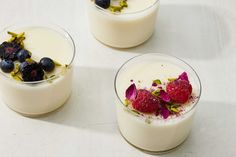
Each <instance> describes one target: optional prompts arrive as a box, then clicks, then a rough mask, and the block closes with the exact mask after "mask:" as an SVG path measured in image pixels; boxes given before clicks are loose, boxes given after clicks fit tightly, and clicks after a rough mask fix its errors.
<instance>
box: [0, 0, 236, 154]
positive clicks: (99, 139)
mask: <svg viewBox="0 0 236 157" xmlns="http://www.w3.org/2000/svg"><path fill="white" fill-rule="evenodd" d="M161 4H162V5H161V8H160V14H159V20H158V25H157V30H156V32H155V34H154V35H153V37H152V38H151V39H150V40H149V41H148V42H147V43H145V44H143V45H141V46H139V47H136V48H133V49H127V50H116V49H112V48H109V47H106V46H104V45H102V44H100V43H99V42H98V41H96V40H95V39H94V38H93V37H92V36H91V34H90V32H89V30H88V23H87V15H86V12H85V11H86V10H85V9H86V7H85V0H84V1H82V0H70V1H68V0H60V1H58V0H50V1H48V0H40V1H39V0H20V1H19V0H12V1H6V0H5V1H3V0H1V9H0V27H1V28H3V27H4V26H6V25H9V24H12V23H15V22H17V21H20V20H32V19H37V20H46V21H50V22H53V23H57V24H59V25H61V26H62V27H64V28H66V29H67V30H68V31H69V32H70V33H71V34H72V36H73V37H74V40H75V43H76V46H77V52H78V53H77V58H76V60H77V61H76V70H75V71H76V75H75V85H74V91H73V94H72V96H71V99H70V100H69V101H68V102H67V104H66V105H65V106H64V107H63V108H61V109H60V110H59V111H57V112H55V113H52V114H50V115H48V116H46V117H41V118H36V119H30V118H25V117H22V116H20V115H18V114H17V113H15V112H13V111H11V110H10V109H8V108H7V107H6V106H5V105H4V104H1V105H0V126H1V129H0V156H1V157H8V156H10V157H11V156H13V157H15V156H17V157H31V156H34V157H42V156H49V157H54V156H55V157H64V156H70V157H78V156H82V157H84V156H89V157H97V156H102V157H106V156H107V157H110V156H113V157H126V156H127V157H137V156H142V157H145V156H151V155H148V154H145V153H143V152H140V151H139V150H136V149H135V148H133V147H131V146H130V145H129V144H127V143H126V142H125V141H124V139H123V138H122V137H121V136H120V134H119V132H118V130H117V124H116V116H115V104H114V99H113V98H114V91H113V79H114V75H115V72H116V70H117V68H118V67H119V66H120V65H121V64H122V63H123V62H124V61H125V60H127V59H129V58H130V57H132V56H135V55H137V54H140V53H146V52H163V53H168V54H174V55H176V56H179V57H181V58H183V59H184V60H186V61H188V62H189V63H190V64H191V65H192V66H193V67H194V68H195V69H196V71H197V72H198V73H199V75H200V77H201V80H202V85H203V94H202V99H201V101H200V103H199V106H198V111H197V114H196V117H195V121H194V127H193V131H192V133H191V135H190V137H189V138H188V140H187V141H186V142H185V143H184V144H183V145H182V146H181V147H180V148H179V149H178V150H176V151H174V152H172V153H169V154H166V155H163V156H164V157H174V156H175V157H176V156H180V157H205V156H206V157H211V156H214V157H222V156H230V157H232V156H236V150H235V141H236V136H235V132H236V126H235V123H236V114H235V110H236V104H235V103H236V99H235V96H236V92H235V88H236V84H235V80H236V73H235V69H236V53H235V51H236V44H235V43H236V29H235V28H236V27H235V26H236V1H234V0H162V3H161Z"/></svg>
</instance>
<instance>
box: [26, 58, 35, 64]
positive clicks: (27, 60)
mask: <svg viewBox="0 0 236 157" xmlns="http://www.w3.org/2000/svg"><path fill="white" fill-rule="evenodd" d="M25 61H26V62H29V63H34V62H35V61H34V60H33V59H31V58H26V59H25Z"/></svg>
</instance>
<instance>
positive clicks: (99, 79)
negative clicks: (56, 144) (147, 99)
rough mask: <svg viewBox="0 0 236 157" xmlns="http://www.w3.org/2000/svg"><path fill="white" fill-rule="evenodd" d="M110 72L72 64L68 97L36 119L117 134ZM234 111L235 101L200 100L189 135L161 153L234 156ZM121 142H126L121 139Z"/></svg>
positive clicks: (185, 156)
mask: <svg viewBox="0 0 236 157" xmlns="http://www.w3.org/2000/svg"><path fill="white" fill-rule="evenodd" d="M114 75H115V71H114V70H112V69H100V68H92V67H76V68H75V77H74V78H75V81H74V82H75V83H74V90H73V94H72V96H71V98H70V99H69V100H68V102H67V103H66V104H65V105H64V106H63V107H62V108H60V109H59V110H58V111H56V112H53V113H51V114H49V115H48V116H45V117H41V118H38V120H43V121H47V122H50V123H57V124H60V125H65V126H70V127H74V128H78V129H85V130H91V131H94V132H102V133H110V134H118V129H117V124H116V113H115V105H114V91H113V80H114ZM234 111H236V105H235V104H227V102H222V103H221V102H207V101H200V103H199V104H198V108H197V113H196V117H195V121H194V125H193V129H192V133H191V134H190V136H189V138H188V139H187V140H186V141H185V142H184V144H183V145H181V146H180V147H179V148H178V149H176V150H175V151H173V152H170V153H168V154H164V155H163V156H164V157H176V156H181V157H182V156H183V157H188V156H213V155H214V154H218V155H219V156H235V155H236V154H233V153H234V152H235V151H234V150H235V149H234V146H235V141H236V136H235V132H236V127H235V125H234V124H235V119H236V114H234ZM122 141H123V142H124V144H125V143H126V142H125V140H122ZM130 147H131V146H130ZM140 153H141V152H140Z"/></svg>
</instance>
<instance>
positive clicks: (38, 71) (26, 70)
mask: <svg viewBox="0 0 236 157" xmlns="http://www.w3.org/2000/svg"><path fill="white" fill-rule="evenodd" d="M20 73H21V75H22V79H23V81H26V82H29V81H40V80H43V77H44V72H43V69H42V67H41V66H40V65H39V64H38V63H36V62H31V63H30V62H27V61H26V62H23V63H21V64H20Z"/></svg>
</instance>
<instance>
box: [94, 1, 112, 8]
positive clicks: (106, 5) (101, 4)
mask: <svg viewBox="0 0 236 157" xmlns="http://www.w3.org/2000/svg"><path fill="white" fill-rule="evenodd" d="M110 3H111V0H95V4H97V5H98V6H99V7H101V8H104V9H107V8H109V6H110Z"/></svg>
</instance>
